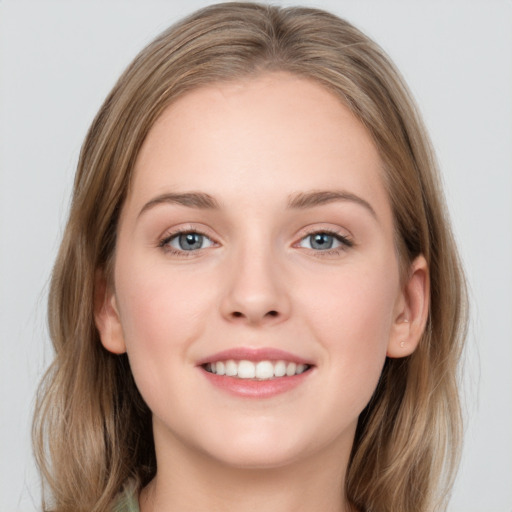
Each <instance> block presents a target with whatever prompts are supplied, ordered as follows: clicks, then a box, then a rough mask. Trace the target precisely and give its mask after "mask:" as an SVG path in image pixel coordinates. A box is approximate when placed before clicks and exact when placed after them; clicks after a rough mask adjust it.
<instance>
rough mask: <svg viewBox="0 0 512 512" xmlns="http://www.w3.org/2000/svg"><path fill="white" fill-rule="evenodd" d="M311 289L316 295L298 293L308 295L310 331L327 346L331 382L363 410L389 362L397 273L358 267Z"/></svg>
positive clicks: (306, 313)
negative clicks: (386, 360)
mask: <svg viewBox="0 0 512 512" xmlns="http://www.w3.org/2000/svg"><path fill="white" fill-rule="evenodd" d="M388 262H389V260H388ZM310 285H311V286H312V285H314V286H315V289H316V290H317V293H314V294H312V293H310V294H309V295H307V294H306V293H304V292H302V293H299V294H298V296H302V297H304V299H303V302H302V303H301V310H302V311H303V315H304V317H305V318H307V323H308V328H309V329H310V330H311V331H313V335H314V337H315V338H316V339H318V340H319V342H320V343H321V345H322V348H323V352H324V357H325V359H326V360H327V362H328V367H329V370H330V372H331V377H332V379H334V380H336V381H337V382H339V385H340V386H342V387H343V389H344V390H345V391H347V393H346V394H345V396H349V397H350V396H352V397H354V399H355V400H358V401H361V404H360V405H362V406H363V407H364V405H366V401H367V400H369V398H370V397H371V395H372V393H373V391H374V389H375V386H376V385H377V382H378V379H379V376H380V373H381V371H382V367H383V364H384V361H385V358H386V351H387V347H388V342H389V339H390V335H391V330H392V325H393V316H394V309H395V302H396V298H397V293H398V290H399V286H398V271H395V270H393V269H392V268H391V269H390V268H388V266H383V265H378V264H373V265H364V266H363V265H361V266H359V267H358V266H356V265H354V266H351V267H350V268H349V267H347V268H344V269H340V271H339V272H333V273H332V274H331V275H329V276H325V278H320V279H319V277H318V275H317V276H316V278H315V281H314V283H313V282H311V283H310ZM321 290H323V291H321ZM349 390H351V392H348V391H349Z"/></svg>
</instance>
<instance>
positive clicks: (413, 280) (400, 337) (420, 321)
mask: <svg viewBox="0 0 512 512" xmlns="http://www.w3.org/2000/svg"><path fill="white" fill-rule="evenodd" d="M429 297H430V277H429V270H428V264H427V261H426V260H425V258H424V256H423V255H420V256H418V257H417V258H416V259H415V260H414V261H413V262H412V264H411V266H410V269H409V275H408V278H407V281H406V282H405V283H404V286H403V288H402V291H401V293H400V296H399V297H398V298H397V301H396V304H395V312H394V318H393V326H392V329H391V335H390V338H389V343H388V349H387V356H388V357H393V358H397V357H405V356H409V355H411V354H412V353H413V352H414V351H415V350H416V347H417V346H418V343H419V341H420V339H421V336H422V335H423V332H424V330H425V326H426V324H427V318H428V310H429V305H430V299H429Z"/></svg>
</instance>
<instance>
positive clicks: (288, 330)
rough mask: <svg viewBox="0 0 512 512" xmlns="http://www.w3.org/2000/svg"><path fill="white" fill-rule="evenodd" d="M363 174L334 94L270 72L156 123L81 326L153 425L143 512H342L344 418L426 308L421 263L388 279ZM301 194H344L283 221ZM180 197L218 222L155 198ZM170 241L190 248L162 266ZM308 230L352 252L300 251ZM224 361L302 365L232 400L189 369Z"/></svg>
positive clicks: (353, 125) (221, 87)
mask: <svg viewBox="0 0 512 512" xmlns="http://www.w3.org/2000/svg"><path fill="white" fill-rule="evenodd" d="M381 167H382V166H381V160H380V157H379V154H378V152H377V149H376V148H375V146H374V144H373V142H372V140H371V138H370V137H369V135H368V133H367V132H366V130H365V128H364V127H363V126H362V125H361V123H360V122H359V121H358V120H357V119H356V118H355V117H354V116H353V115H352V114H351V113H350V111H349V110H348V109H347V108H346V107H345V106H344V105H343V104H342V103H341V102H340V100H339V99H338V98H337V97H335V96H334V95H333V94H332V93H330V92H328V91H327V90H325V89H324V88H322V87H321V86H320V85H318V84H316V83H314V82H312V81H309V80H306V79H303V78H298V77H295V76H292V75H289V74H286V73H272V74H265V75H262V76H259V77H257V78H254V77H253V78H251V79H248V80H244V81H237V82H234V83H225V84H215V85H211V86H208V87H203V88H200V89H197V90H195V91H193V92H190V93H188V94H187V95H185V96H183V97H182V98H180V99H179V100H177V101H176V102H175V103H174V104H173V105H171V106H170V107H169V108H168V109H167V110H166V111H165V112H164V113H163V115H162V116H161V117H160V118H159V119H158V120H157V122H156V123H155V125H154V126H153V128H152V129H151V131H150V132H149V134H148V137H147V139H146V140H145V142H144V145H143V147H142V149H141V151H140V154H139V156H138V159H137V162H136V166H135V176H134V181H133V184H132V188H131V190H130V192H129V194H128V197H127V200H126V202H125V204H124V206H123V209H122V212H121V217H120V222H119V226H118V240H117V247H116V257H115V267H114V286H113V287H108V286H107V285H106V283H105V280H104V279H103V278H102V277H100V283H99V289H100V290H103V292H102V297H101V300H100V301H99V303H100V306H99V307H98V308H97V312H96V323H97V326H98V329H99V332H100V336H101V340H102V343H103V344H104V346H105V347H106V348H107V349H108V350H110V351H112V352H114V353H123V352H125V351H126V352H127V353H128V356H129V359H130V364H131V368H132V371H133V374H134V377H135V380H136V383H137V386H138V387H139V389H140V391H141V394H142V396H143V397H144V399H145V400H146V402H147V404H148V406H149V407H150V409H151V411H152V413H153V428H154V436H155V446H156V454H157V462H158V470H157V476H156V477H155V479H154V480H153V481H152V482H151V483H150V484H149V486H148V487H147V488H146V489H144V490H143V492H142V495H141V497H140V502H141V509H142V511H143V512H150V511H153V512H154V511H161V512H165V511H171V510H173V511H178V510H179V511H185V510H190V511H192V510H223V511H229V510H235V509H236V510H237V511H240V510H242V511H249V510H261V508H262V507H264V508H265V510H269V511H273V510H276V511H277V510H279V511H281V512H282V511H287V510H289V511H291V510H294V511H317V510H324V511H335V510H336V511H343V510H348V508H347V505H346V503H345V497H344V487H343V485H344V484H343V482H344V478H345V472H346V467H347V464H348V459H349V454H350V450H351V447H352V443H353V439H354V433H355V428H356V424H357V419H358V416H359V414H360V412H361V411H362V410H363V408H364V407H365V406H366V404H367V403H368V401H369V399H370V397H371V395H372V393H373V391H374V389H375V387H376V385H377V382H378V379H379V376H380V373H381V370H382V367H383V364H384V362H385V358H386V356H389V357H403V356H407V355H409V354H410V353H412V352H413V351H414V349H415V347H416V345H417V343H418V340H419V338H420V335H421V332H422V331H423V328H424V325H425V321H426V315H427V310H428V299H427V297H428V269H427V266H426V263H425V260H424V259H423V258H422V257H419V258H417V259H416V260H415V261H414V262H413V263H412V265H411V268H410V272H409V276H410V277H409V279H408V280H407V282H405V283H402V282H400V278H399V264H398V260H397V256H396V251H395V245H394V240H393V216H392V211H391V207H390V203H389V199H388V196H387V193H386V190H385V188H384V185H383V179H382V169H381ZM311 191H341V192H343V193H344V194H350V196H348V198H347V197H345V198H344V199H341V200H333V201H330V202H327V203H325V204H319V205H314V206H309V207H305V208H300V209H298V208H288V207H287V203H288V202H289V200H290V197H295V196H296V195H297V194H299V193H308V192H311ZM188 192H202V193H206V194H209V195H210V196H212V197H213V198H215V200H216V201H217V202H218V203H219V208H218V209H211V208H208V209H205V208H198V207H193V206H185V205H181V204H175V203H172V202H169V201H160V202H158V201H157V202H155V198H158V197H160V196H161V195H162V194H168V193H188ZM360 200H362V201H364V202H365V203H367V205H365V204H363V202H361V201H360ZM141 211H142V213H141ZM176 229H185V230H188V231H191V230H196V231H198V232H200V233H204V234H205V235H206V236H207V237H208V238H205V239H203V242H204V243H203V246H202V248H201V249H199V250H196V251H188V253H187V254H185V255H180V254H181V253H180V254H174V253H173V252H171V251H172V250H173V248H171V249H170V248H169V245H170V242H169V237H170V236H171V235H172V234H173V233H174V232H175V230H176ZM325 231H334V232H336V233H337V234H338V235H341V236H343V237H346V239H348V240H349V241H350V243H351V244H352V246H348V245H345V244H344V243H341V242H336V243H335V246H336V245H338V247H335V249H338V250H337V251H336V252H334V253H333V252H329V253H327V252H326V251H323V250H320V249H315V248H313V247H312V246H311V237H308V235H309V234H310V233H311V232H325ZM162 240H167V245H163V243H162V242H161V241H162ZM172 245H174V250H176V248H177V247H178V249H179V244H178V239H177V238H174V239H173V241H172ZM181 252H185V251H183V250H182V251H181ZM234 347H252V348H254V347H271V348H279V349H282V350H286V351H289V352H291V353H293V354H296V355H297V356H300V357H302V358H305V359H306V360H308V361H310V362H312V364H313V367H312V369H311V370H310V371H309V374H308V375H307V377H306V378H305V379H304V381H303V384H301V385H299V386H297V387H296V388H294V389H293V390H290V391H288V392H286V393H282V394H279V395H277V396H273V397H270V398H264V399H252V398H243V397H239V396H234V395H232V394H229V393H226V392H225V391H223V390H220V389H218V388H216V387H215V386H213V385H212V384H211V383H210V382H209V381H208V379H206V378H205V377H204V375H203V374H202V372H203V370H201V369H200V368H199V367H198V366H197V362H198V361H199V360H200V359H201V358H204V357H207V356H208V355H211V354H214V353H215V352H218V351H221V350H226V349H231V348H234Z"/></svg>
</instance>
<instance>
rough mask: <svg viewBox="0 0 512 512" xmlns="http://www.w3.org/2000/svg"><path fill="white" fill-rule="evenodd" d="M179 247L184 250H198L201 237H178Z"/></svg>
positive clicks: (192, 234)
mask: <svg viewBox="0 0 512 512" xmlns="http://www.w3.org/2000/svg"><path fill="white" fill-rule="evenodd" d="M179 242H180V247H181V248H182V249H185V250H191V249H200V248H201V245H203V236H202V235H199V234H198V233H186V234H184V235H180V240H179Z"/></svg>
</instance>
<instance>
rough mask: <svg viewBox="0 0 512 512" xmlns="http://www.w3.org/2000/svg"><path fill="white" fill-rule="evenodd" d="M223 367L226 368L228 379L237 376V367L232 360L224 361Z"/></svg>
mask: <svg viewBox="0 0 512 512" xmlns="http://www.w3.org/2000/svg"><path fill="white" fill-rule="evenodd" d="M225 367H226V375H227V376H228V377H234V376H235V375H237V374H238V365H237V364H236V363H235V361H233V360H230V361H226V363H225ZM213 373H215V372H213Z"/></svg>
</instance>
